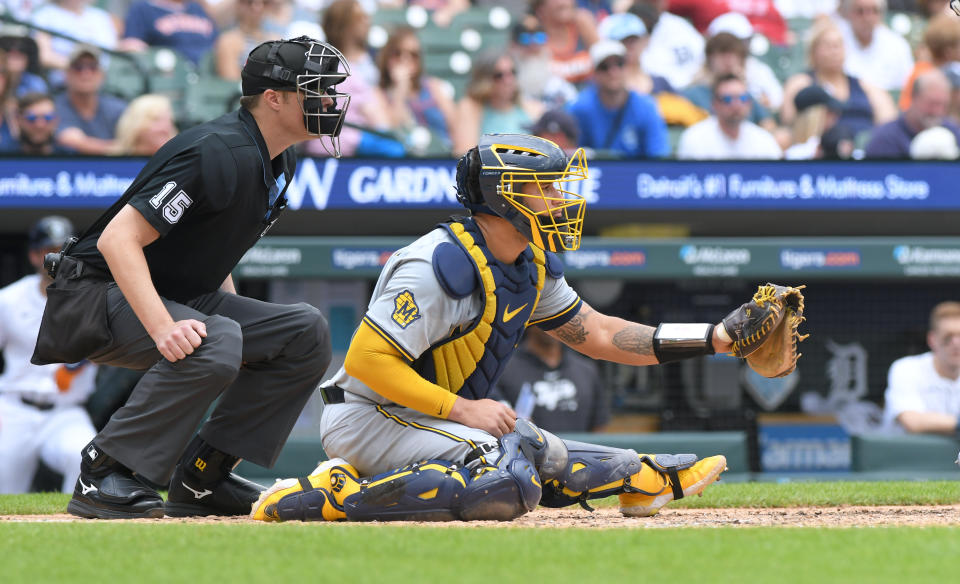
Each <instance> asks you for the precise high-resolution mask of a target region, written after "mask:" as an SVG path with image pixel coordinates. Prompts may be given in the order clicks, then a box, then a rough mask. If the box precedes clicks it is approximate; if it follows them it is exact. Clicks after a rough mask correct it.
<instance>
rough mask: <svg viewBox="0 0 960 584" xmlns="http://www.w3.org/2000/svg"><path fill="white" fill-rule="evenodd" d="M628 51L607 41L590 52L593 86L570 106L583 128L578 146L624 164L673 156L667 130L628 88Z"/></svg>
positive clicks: (652, 106)
mask: <svg viewBox="0 0 960 584" xmlns="http://www.w3.org/2000/svg"><path fill="white" fill-rule="evenodd" d="M626 52H627V51H626V48H624V46H623V44H622V43H619V42H617V41H613V40H609V39H604V40H602V41H598V42H597V43H596V44H594V45H593V46H592V47H590V59H591V60H592V61H593V63H594V72H593V83H592V84H591V85H589V86H587V87H586V88H584V89H583V91H581V92H580V95H579V96H578V97H577V100H576V101H574V102H573V103H572V104H571V105H570V113H571V114H573V117H575V118H576V119H577V123H578V125H579V127H580V146H584V147H586V148H592V149H594V150H599V151H604V152H610V153H613V154H616V155H618V156H622V157H625V158H662V157H665V156H669V155H670V139H669V137H668V135H667V125H666V123H665V122H664V121H663V118H662V117H661V116H660V112H659V110H658V109H657V104H656V102H655V101H654V100H653V98H651V97H650V96H649V95H642V94H639V93H637V92H636V91H632V90H630V89H628V88H627V81H626V76H625V75H624V70H623V66H624V57H625V55H626Z"/></svg>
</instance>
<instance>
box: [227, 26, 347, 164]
mask: <svg viewBox="0 0 960 584" xmlns="http://www.w3.org/2000/svg"><path fill="white" fill-rule="evenodd" d="M349 75H350V64H349V63H347V59H346V58H345V57H344V56H343V55H342V54H341V53H340V51H338V50H337V49H336V48H334V47H333V45H329V44H327V43H324V42H321V41H318V40H315V39H312V38H310V37H306V36H301V37H297V38H295V39H289V40H278V41H267V42H265V43H262V44H260V45H258V46H257V47H256V48H254V49H253V50H252V51H250V55H249V56H247V61H246V63H244V65H243V70H242V71H241V72H240V77H241V80H242V87H243V95H245V96H248V95H257V94H260V93H263V92H264V91H266V90H267V89H274V90H277V91H296V92H297V94H298V96H299V99H300V108H301V109H302V110H303V123H304V125H305V126H306V128H307V132H309V133H310V134H312V135H314V136H329V137H330V139H331V141H333V144H334V148H335V151H336V155H337V156H339V153H340V148H339V141H338V140H337V137H338V136H339V135H340V129H341V128H342V127H343V117H344V115H345V114H346V113H347V107H348V106H349V105H350V96H349V95H347V94H346V93H338V92H337V90H336V86H337V85H338V84H340V83H342V82H343V81H344V80H345V79H346V78H347V77H348V76H349ZM324 97H328V98H330V99H332V100H333V105H328V106H326V107H324V106H323V98H324Z"/></svg>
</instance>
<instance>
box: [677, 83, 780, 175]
mask: <svg viewBox="0 0 960 584" xmlns="http://www.w3.org/2000/svg"><path fill="white" fill-rule="evenodd" d="M751 100H752V98H751V97H750V94H749V92H747V84H746V83H745V82H744V81H743V79H741V78H740V77H737V76H736V75H721V76H720V77H719V78H718V79H717V80H716V81H714V83H713V100H712V103H713V111H714V115H712V116H710V117H709V118H707V119H705V120H703V121H702V122H699V123H697V124H694V125H693V126H690V127H689V128H687V129H686V131H684V132H683V134H682V135H681V136H680V143H679V144H678V146H677V158H681V159H691V160H737V159H740V160H747V159H753V160H757V159H778V158H782V157H783V151H782V150H781V149H780V146H779V145H778V144H777V140H776V139H775V138H774V137H773V134H771V133H770V132H768V131H766V130H764V129H763V128H761V127H760V126H758V125H756V124H754V123H752V122H748V121H747V116H748V115H749V113H750V107H751Z"/></svg>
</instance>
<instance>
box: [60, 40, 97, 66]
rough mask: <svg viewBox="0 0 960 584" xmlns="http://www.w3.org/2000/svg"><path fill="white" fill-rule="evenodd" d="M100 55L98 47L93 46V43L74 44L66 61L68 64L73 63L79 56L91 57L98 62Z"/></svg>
mask: <svg viewBox="0 0 960 584" xmlns="http://www.w3.org/2000/svg"><path fill="white" fill-rule="evenodd" d="M100 55H101V53H100V49H98V48H97V47H94V46H93V45H83V44H81V45H77V46H75V47H74V48H73V50H72V51H70V57H69V58H68V59H67V63H69V64H70V65H73V64H74V63H76V62H77V61H78V60H80V58H81V57H93V58H94V59H96V60H97V62H98V63H99V62H100Z"/></svg>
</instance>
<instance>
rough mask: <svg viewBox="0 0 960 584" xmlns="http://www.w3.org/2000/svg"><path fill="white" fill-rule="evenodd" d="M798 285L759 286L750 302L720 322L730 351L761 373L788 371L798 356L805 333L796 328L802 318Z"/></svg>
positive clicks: (775, 374)
mask: <svg viewBox="0 0 960 584" xmlns="http://www.w3.org/2000/svg"><path fill="white" fill-rule="evenodd" d="M802 288H803V286H799V287H796V288H794V287H792V286H779V285H777V284H766V285H763V286H760V287H759V288H758V289H757V292H756V294H754V295H753V298H752V299H751V300H750V302H747V303H746V304H743V305H742V306H740V307H739V308H737V309H736V310H734V311H733V312H731V313H730V314H728V315H727V316H726V317H725V318H724V319H723V326H724V328H725V329H726V330H727V333H728V334H729V335H730V338H732V339H733V347H732V348H731V350H730V354H732V355H734V356H736V357H740V358H745V359H746V360H747V364H748V365H750V367H751V368H752V369H753V370H754V371H756V372H757V373H759V374H760V375H763V376H764V377H783V376H784V375H788V374H789V373H790V372H792V371H793V370H794V369H795V368H796V366H797V359H798V358H800V353H798V352H797V344H798V343H799V342H800V341H802V340H804V339H805V338H807V337H808V336H809V335H801V334H800V333H799V331H798V330H797V328H798V327H799V326H800V323H801V322H803V321H804V317H803V293H801V292H800V290H801V289H802Z"/></svg>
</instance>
